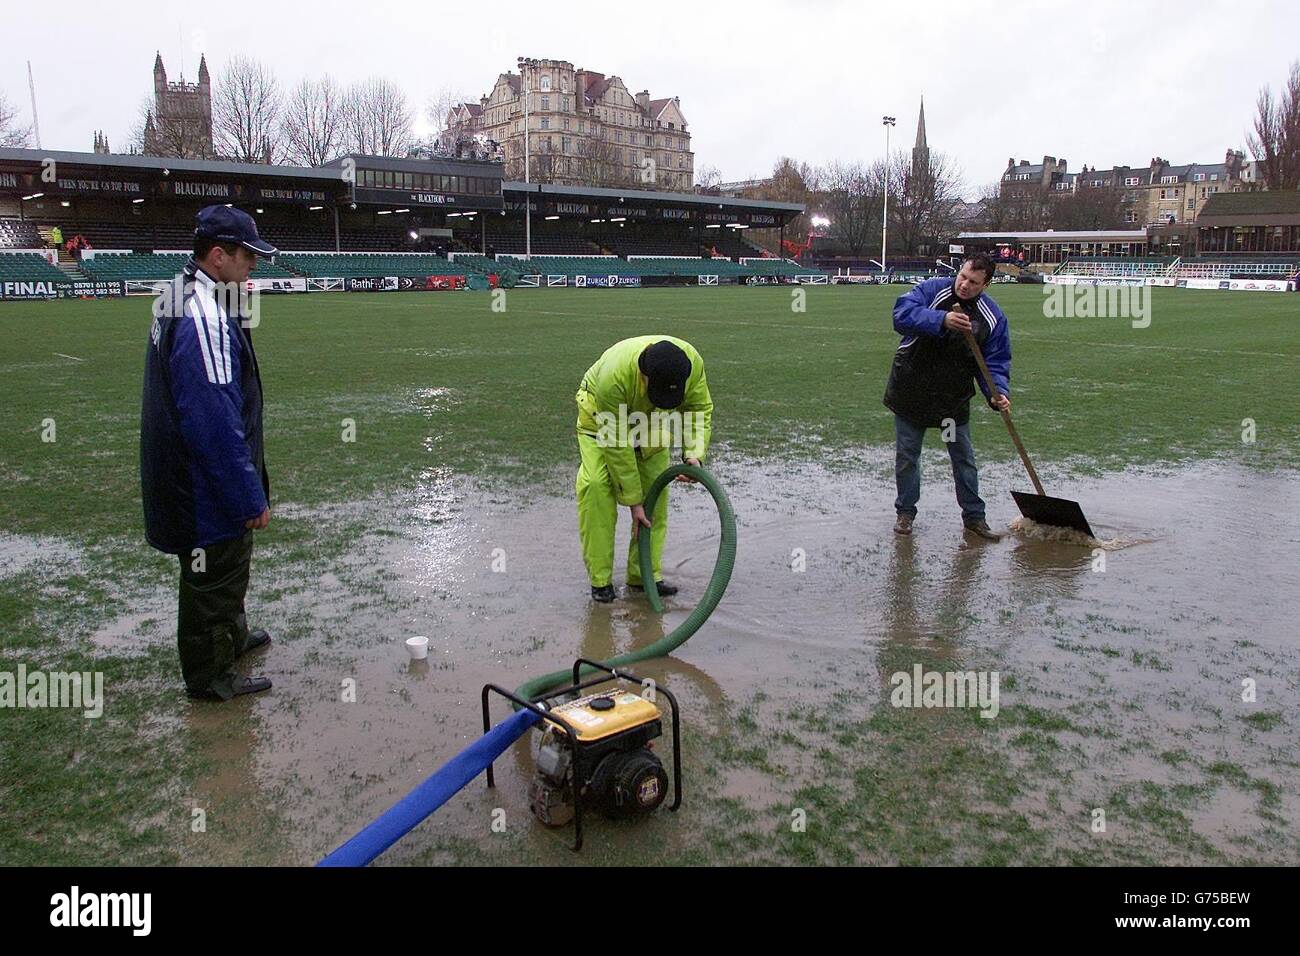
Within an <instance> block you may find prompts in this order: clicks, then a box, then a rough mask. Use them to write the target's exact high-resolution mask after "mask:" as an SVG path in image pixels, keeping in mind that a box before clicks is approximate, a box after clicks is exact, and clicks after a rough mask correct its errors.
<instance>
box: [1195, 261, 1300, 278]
mask: <svg viewBox="0 0 1300 956" xmlns="http://www.w3.org/2000/svg"><path fill="white" fill-rule="evenodd" d="M1297 273H1300V258H1298V257H1296V256H1289V257H1288V256H1280V257H1277V258H1273V257H1270V256H1251V257H1250V258H1249V259H1247V260H1245V261H1239V262H1232V261H1228V260H1225V259H1223V258H1222V257H1218V258H1215V257H1210V256H1205V257H1196V256H1189V257H1187V258H1185V259H1179V260H1178V261H1177V263H1176V264H1175V265H1174V268H1173V276H1174V278H1175V279H1294V278H1295V277H1296V274H1297Z"/></svg>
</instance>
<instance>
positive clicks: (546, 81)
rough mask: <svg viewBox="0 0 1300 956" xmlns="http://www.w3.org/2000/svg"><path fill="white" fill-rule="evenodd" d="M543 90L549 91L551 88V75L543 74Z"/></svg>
mask: <svg viewBox="0 0 1300 956" xmlns="http://www.w3.org/2000/svg"><path fill="white" fill-rule="evenodd" d="M541 88H542V89H543V90H549V89H550V88H551V75H550V74H549V73H543V74H542V86H541Z"/></svg>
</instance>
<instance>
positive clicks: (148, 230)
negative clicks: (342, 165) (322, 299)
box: [0, 220, 409, 252]
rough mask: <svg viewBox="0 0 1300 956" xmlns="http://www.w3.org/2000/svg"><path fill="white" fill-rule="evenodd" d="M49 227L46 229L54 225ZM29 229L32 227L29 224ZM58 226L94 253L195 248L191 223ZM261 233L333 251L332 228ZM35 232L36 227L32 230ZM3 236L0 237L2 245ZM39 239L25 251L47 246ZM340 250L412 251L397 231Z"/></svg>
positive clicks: (348, 242)
mask: <svg viewBox="0 0 1300 956" xmlns="http://www.w3.org/2000/svg"><path fill="white" fill-rule="evenodd" d="M55 224H56V223H48V224H47V225H55ZM28 225H30V224H28ZM57 225H59V226H60V228H61V229H62V230H63V234H64V236H66V237H68V238H71V237H72V236H74V235H82V236H85V238H86V241H87V242H89V243H90V245H91V247H92V248H95V249H128V250H131V251H132V252H152V251H154V250H156V249H188V248H190V247H191V246H192V245H193V244H194V226H193V225H192V224H190V223H184V222H182V223H170V224H164V223H159V224H153V223H147V222H109V221H102V220H99V221H97V220H86V221H75V220H64V221H61V222H59V223H57ZM258 227H259V229H258V231H259V232H260V233H261V235H262V236H263V238H265V239H266V240H267V241H268V242H270V243H271V244H272V245H274V246H276V247H277V248H280V249H295V250H301V251H305V252H306V251H320V252H333V251H334V230H333V227H332V226H330V227H326V226H322V227H319V228H312V227H310V226H302V225H280V224H275V223H269V224H268V223H263V222H259V223H258ZM33 231H34V227H33ZM3 244H5V243H4V242H3V236H2V235H0V245H3ZM44 245H45V243H44V242H43V241H41V239H40V237H39V235H37V236H36V240H35V242H33V243H29V244H28V245H27V246H26V248H29V249H30V248H38V247H40V246H44ZM339 246H340V248H341V249H342V250H343V251H345V252H400V251H402V250H404V249H407V248H409V243H408V241H407V239H406V236H405V235H404V234H403V233H401V232H400V231H398V230H394V229H388V230H377V231H366V230H358V229H351V230H341V231H340V232H339Z"/></svg>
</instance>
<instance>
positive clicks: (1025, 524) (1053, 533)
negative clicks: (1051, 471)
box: [1008, 515, 1149, 551]
mask: <svg viewBox="0 0 1300 956" xmlns="http://www.w3.org/2000/svg"><path fill="white" fill-rule="evenodd" d="M1008 527H1009V528H1010V529H1011V532H1012V534H1017V535H1019V536H1020V537H1022V538H1025V539H1026V540H1029V541H1053V542H1057V543H1060V544H1074V545H1078V546H1079V547H1081V548H1089V549H1091V548H1101V549H1102V550H1103V551H1118V550H1120V549H1121V548H1129V547H1132V546H1133V545H1135V544H1143V543H1145V542H1146V541H1147V540H1149V539H1139V538H1125V537H1122V536H1120V537H1114V538H1094V537H1092V536H1090V535H1086V534H1084V533H1083V532H1082V531H1076V530H1075V529H1074V528H1060V527H1057V526H1056V525H1050V524H1039V523H1038V522H1037V521H1035V520H1034V519H1033V518H1026V517H1025V516H1024V515H1020V516H1019V517H1017V518H1014V519H1012V521H1011V523H1010V525H1008Z"/></svg>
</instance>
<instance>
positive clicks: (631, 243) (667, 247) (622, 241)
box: [598, 235, 758, 257]
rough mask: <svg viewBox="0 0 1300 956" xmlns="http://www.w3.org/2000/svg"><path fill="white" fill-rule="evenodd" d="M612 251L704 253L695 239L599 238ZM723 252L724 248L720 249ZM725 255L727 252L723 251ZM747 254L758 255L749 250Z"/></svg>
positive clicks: (617, 236)
mask: <svg viewBox="0 0 1300 956" xmlns="http://www.w3.org/2000/svg"><path fill="white" fill-rule="evenodd" d="M598 241H600V243H601V245H603V246H604V247H605V248H606V249H608V250H609V251H610V252H616V253H618V254H619V255H620V256H696V257H698V256H700V255H702V254H703V252H702V250H701V248H700V244H699V243H698V242H696V241H695V240H693V239H682V238H671V239H665V238H656V237H653V236H635V235H629V236H622V235H611V236H609V237H607V238H605V239H602V240H598ZM718 251H719V253H722V250H721V249H719V250H718ZM722 254H723V255H725V254H726V253H722ZM744 254H745V255H751V254H753V255H758V253H755V252H753V251H752V250H749V251H747V252H745V253H744Z"/></svg>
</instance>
